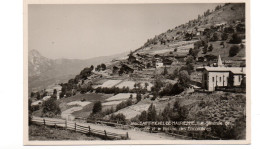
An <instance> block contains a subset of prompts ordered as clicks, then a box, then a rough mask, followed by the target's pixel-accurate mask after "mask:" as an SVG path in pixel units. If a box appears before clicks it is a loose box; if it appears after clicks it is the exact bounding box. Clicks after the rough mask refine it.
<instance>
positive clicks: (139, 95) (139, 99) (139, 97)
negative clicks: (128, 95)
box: [136, 93, 142, 102]
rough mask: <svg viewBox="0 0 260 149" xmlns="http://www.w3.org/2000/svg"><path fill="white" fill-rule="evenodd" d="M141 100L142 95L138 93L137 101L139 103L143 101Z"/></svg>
mask: <svg viewBox="0 0 260 149" xmlns="http://www.w3.org/2000/svg"><path fill="white" fill-rule="evenodd" d="M141 99H142V95H141V94H140V93H137V94H136V100H137V102H139V101H141Z"/></svg>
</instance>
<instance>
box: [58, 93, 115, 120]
mask: <svg viewBox="0 0 260 149" xmlns="http://www.w3.org/2000/svg"><path fill="white" fill-rule="evenodd" d="M112 96H113V95H112V94H96V93H89V94H77V95H75V96H72V97H69V98H64V99H61V100H62V102H61V104H60V108H61V110H62V111H64V110H66V109H68V108H71V106H68V105H67V103H70V102H72V101H80V100H81V99H85V100H86V101H88V102H91V103H90V104H88V105H86V106H84V107H83V108H82V110H79V111H75V112H73V113H72V114H73V115H75V117H87V116H88V115H89V114H90V113H91V111H92V107H93V105H94V103H95V102H96V101H101V102H103V101H104V100H105V99H107V98H109V97H112Z"/></svg>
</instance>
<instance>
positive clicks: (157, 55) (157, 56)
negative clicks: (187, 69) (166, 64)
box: [153, 54, 162, 58]
mask: <svg viewBox="0 0 260 149" xmlns="http://www.w3.org/2000/svg"><path fill="white" fill-rule="evenodd" d="M153 57H154V58H161V57H162V56H161V55H159V54H155V55H154V56H153Z"/></svg>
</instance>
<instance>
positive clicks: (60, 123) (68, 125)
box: [31, 117, 129, 140]
mask: <svg viewBox="0 0 260 149" xmlns="http://www.w3.org/2000/svg"><path fill="white" fill-rule="evenodd" d="M31 122H32V123H36V124H40V125H44V126H50V127H54V128H64V129H66V130H72V131H75V132H79V133H83V134H86V135H92V136H97V137H100V138H102V139H105V140H127V139H129V136H128V132H127V133H126V134H116V133H111V132H107V131H106V130H96V129H93V128H91V127H90V126H84V125H82V124H77V123H76V122H72V121H66V120H60V119H49V118H39V117H33V118H32V120H31Z"/></svg>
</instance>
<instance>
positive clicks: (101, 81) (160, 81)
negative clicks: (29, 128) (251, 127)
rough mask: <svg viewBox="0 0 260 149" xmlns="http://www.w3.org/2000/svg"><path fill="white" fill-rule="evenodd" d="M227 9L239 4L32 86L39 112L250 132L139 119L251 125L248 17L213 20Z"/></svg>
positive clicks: (214, 134) (213, 135) (207, 135)
mask: <svg viewBox="0 0 260 149" xmlns="http://www.w3.org/2000/svg"><path fill="white" fill-rule="evenodd" d="M224 9H240V6H239V5H232V4H228V5H226V6H223V7H220V8H218V9H216V10H215V11H214V12H212V14H211V13H209V14H205V16H204V17H203V18H202V17H199V18H198V19H195V20H193V21H190V22H188V23H186V24H183V25H180V26H177V27H176V28H175V29H172V30H171V29H170V30H168V31H167V32H165V33H162V34H160V35H158V36H155V37H154V38H152V39H148V41H147V42H146V43H145V44H144V45H143V46H142V47H140V48H139V49H136V50H133V51H130V52H129V54H128V55H127V56H125V57H120V58H117V59H114V60H112V61H111V62H108V63H102V64H100V65H97V66H93V65H92V66H91V67H86V68H85V69H83V70H82V71H81V72H79V74H78V75H76V76H75V78H72V79H70V80H68V82H64V83H61V84H56V85H53V86H50V87H48V88H46V89H44V90H42V91H34V92H32V93H31V94H30V101H31V105H30V106H31V109H32V111H31V112H32V116H34V117H54V118H59V119H63V120H66V121H75V122H86V123H94V124H97V125H101V124H102V125H106V124H107V125H112V126H113V127H119V128H120V129H138V131H144V132H149V133H151V132H157V133H163V134H168V133H172V134H173V133H177V134H178V135H181V136H187V137H188V136H192V137H191V138H192V139H194V138H193V137H194V136H196V137H195V139H241V138H243V136H242V137H241V138H239V137H237V138H236V137H235V136H234V135H233V136H232V135H230V136H228V135H226V136H225V135H223V134H221V133H220V132H218V131H217V130H218V128H219V127H223V129H224V128H229V126H226V125H221V126H214V125H212V126H208V127H210V130H211V131H204V132H203V133H198V132H196V131H188V132H181V131H177V130H176V131H177V132H176V131H174V132H173V131H170V130H169V131H166V128H164V127H165V126H158V127H157V126H155V127H152V126H139V125H136V124H138V123H139V124H140V122H146V121H185V120H191V121H192V120H195V121H212V122H216V123H221V124H222V123H223V124H224V123H225V122H228V123H229V125H231V127H230V130H227V132H225V133H226V134H228V133H229V132H231V131H232V132H237V131H241V130H237V129H238V128H239V129H240V128H242V127H244V126H245V102H246V101H245V100H246V59H245V57H246V55H245V47H246V39H245V20H244V19H236V18H233V20H227V21H226V20H225V21H223V20H224V19H222V20H217V21H215V22H210V21H211V20H214V19H212V18H214V14H218V15H221V12H223V11H224ZM243 17H244V16H243ZM243 17H242V18H243ZM52 100H53V101H52ZM49 101H51V102H49ZM54 103H56V105H55V106H50V107H48V106H46V105H48V104H54ZM231 109H232V110H231ZM134 122H135V125H133V123H134ZM99 123H101V124H99ZM131 124H132V125H131ZM107 125H106V126H107ZM125 127H126V128H125ZM151 127H152V128H151ZM176 128H178V127H176ZM167 129H168V127H167ZM221 129H222V128H221ZM129 135H130V136H131V134H129ZM176 136H177V135H176Z"/></svg>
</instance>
